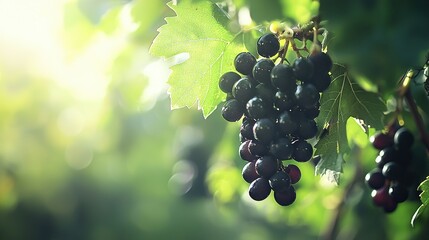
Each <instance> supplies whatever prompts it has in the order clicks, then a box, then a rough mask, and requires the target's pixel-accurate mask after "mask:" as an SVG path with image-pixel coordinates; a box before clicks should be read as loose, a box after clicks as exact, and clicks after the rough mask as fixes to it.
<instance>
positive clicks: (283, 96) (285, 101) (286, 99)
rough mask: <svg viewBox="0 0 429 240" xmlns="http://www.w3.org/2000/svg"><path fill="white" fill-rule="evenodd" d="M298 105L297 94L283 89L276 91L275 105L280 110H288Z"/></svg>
mask: <svg viewBox="0 0 429 240" xmlns="http://www.w3.org/2000/svg"><path fill="white" fill-rule="evenodd" d="M295 105H296V98H295V94H293V93H286V92H282V91H278V92H276V94H275V96H274V106H275V107H276V108H277V109H278V110H280V111H286V110H289V109H291V108H292V107H293V106H295Z"/></svg>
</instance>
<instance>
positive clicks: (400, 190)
mask: <svg viewBox="0 0 429 240" xmlns="http://www.w3.org/2000/svg"><path fill="white" fill-rule="evenodd" d="M389 195H390V196H391V197H392V198H393V200H395V202H397V203H401V202H405V200H407V198H408V189H407V188H406V187H405V186H403V185H401V184H395V185H393V186H391V187H390V188H389Z"/></svg>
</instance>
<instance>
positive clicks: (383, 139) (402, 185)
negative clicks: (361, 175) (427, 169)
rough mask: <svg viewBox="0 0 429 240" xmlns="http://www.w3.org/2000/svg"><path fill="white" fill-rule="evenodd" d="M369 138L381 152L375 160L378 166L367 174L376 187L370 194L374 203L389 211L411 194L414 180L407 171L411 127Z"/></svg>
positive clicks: (410, 156)
mask: <svg viewBox="0 0 429 240" xmlns="http://www.w3.org/2000/svg"><path fill="white" fill-rule="evenodd" d="M370 141H371V143H372V145H373V147H374V148H376V149H378V150H380V151H379V154H378V156H377V157H376V159H375V162H376V164H377V167H376V168H375V169H373V170H372V171H370V172H369V173H367V175H366V176H365V181H366V183H367V185H368V186H369V187H370V188H371V189H373V190H372V192H371V197H372V200H373V202H374V204H375V205H376V206H379V207H381V208H383V209H384V211H385V212H387V213H390V212H393V211H395V209H396V208H397V206H398V203H401V202H404V201H405V200H407V198H408V195H409V190H408V187H409V185H410V184H411V182H410V178H409V177H408V176H409V174H408V170H409V166H410V164H411V160H412V152H411V147H412V145H413V142H414V137H413V134H412V133H411V132H410V131H409V130H408V129H406V128H405V127H400V128H398V129H397V130H395V131H390V132H388V133H383V132H379V133H376V134H375V135H373V136H371V138H370Z"/></svg>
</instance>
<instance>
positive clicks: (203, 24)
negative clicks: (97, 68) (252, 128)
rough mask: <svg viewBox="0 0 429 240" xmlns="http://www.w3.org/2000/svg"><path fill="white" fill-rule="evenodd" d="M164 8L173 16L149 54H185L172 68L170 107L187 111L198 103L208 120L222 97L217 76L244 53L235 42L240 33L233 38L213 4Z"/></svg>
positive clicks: (230, 67) (202, 2) (187, 4)
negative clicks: (240, 53)
mask: <svg viewBox="0 0 429 240" xmlns="http://www.w3.org/2000/svg"><path fill="white" fill-rule="evenodd" d="M167 5H168V6H169V7H170V8H171V9H173V11H174V12H175V13H176V16H174V17H167V18H166V19H165V20H166V22H167V24H165V25H163V26H161V27H160V28H159V29H158V31H159V34H158V35H157V37H156V38H155V39H154V41H153V43H152V46H151V48H150V53H151V54H152V55H154V56H159V57H164V58H170V57H173V56H176V55H178V54H181V53H186V54H187V56H188V57H189V58H188V59H186V60H185V61H183V62H181V63H179V64H176V65H174V66H172V67H171V70H172V73H171V75H170V77H169V79H168V84H169V85H170V89H169V94H170V97H171V107H172V109H176V108H182V107H189V108H190V107H192V106H194V105H195V104H197V103H198V108H199V109H202V112H203V115H204V117H208V116H209V115H210V114H211V113H212V112H213V111H214V110H215V109H216V106H217V105H218V104H219V103H220V102H221V101H222V100H223V98H224V97H225V94H224V93H222V92H221V91H220V89H219V87H218V81H219V77H220V76H221V75H222V74H223V73H225V72H227V71H232V70H234V65H233V61H234V58H235V56H236V55H237V54H238V53H239V52H242V51H245V47H244V44H243V43H242V42H241V44H240V43H238V41H239V36H242V34H241V33H238V34H235V35H234V34H233V33H231V32H230V31H229V30H228V29H227V28H226V26H227V23H228V22H229V19H228V18H227V16H226V15H225V13H224V12H223V11H222V10H221V9H220V8H219V7H218V6H217V5H216V4H214V3H212V2H209V1H179V3H178V4H177V5H173V4H172V2H169V3H168V4H167Z"/></svg>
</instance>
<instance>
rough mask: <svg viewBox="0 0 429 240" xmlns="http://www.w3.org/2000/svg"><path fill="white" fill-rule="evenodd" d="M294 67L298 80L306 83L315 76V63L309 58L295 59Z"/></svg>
mask: <svg viewBox="0 0 429 240" xmlns="http://www.w3.org/2000/svg"><path fill="white" fill-rule="evenodd" d="M292 67H293V71H294V73H295V76H296V78H298V80H301V81H303V82H305V81H308V80H309V79H310V78H311V77H312V76H313V63H312V62H311V61H310V60H308V59H307V58H304V57H299V58H297V59H295V61H294V62H293V64H292Z"/></svg>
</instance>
